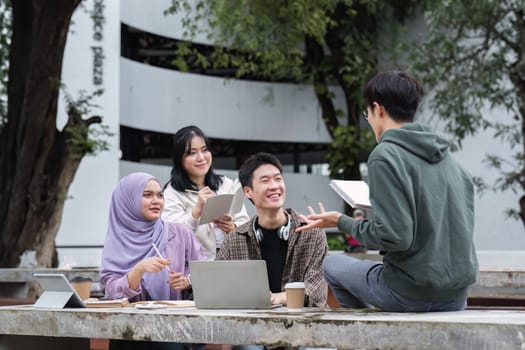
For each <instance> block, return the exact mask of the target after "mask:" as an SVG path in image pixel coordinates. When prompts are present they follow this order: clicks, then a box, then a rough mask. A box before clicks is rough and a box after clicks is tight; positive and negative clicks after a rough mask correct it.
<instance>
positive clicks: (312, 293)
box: [217, 209, 328, 307]
mask: <svg viewBox="0 0 525 350" xmlns="http://www.w3.org/2000/svg"><path fill="white" fill-rule="evenodd" d="M286 212H287V213H288V215H289V217H290V219H291V220H292V227H291V229H290V235H289V237H288V252H287V253H286V262H285V265H284V270H283V276H282V281H281V288H282V290H283V291H284V285H285V284H286V283H288V282H304V284H305V303H306V305H307V306H319V307H325V306H327V304H326V298H327V293H328V286H327V284H326V281H325V280H324V277H323V272H322V269H321V266H322V262H323V259H324V257H325V256H326V255H327V252H328V244H327V242H326V234H325V232H324V230H322V229H319V228H315V229H312V230H308V231H304V232H301V233H296V232H295V228H296V227H298V226H300V225H301V224H303V223H304V222H303V221H302V220H301V219H300V218H299V216H297V213H296V212H295V211H294V210H293V209H286ZM254 220H255V218H252V219H251V220H250V221H248V222H247V223H245V224H243V225H241V226H239V227H237V228H236V229H235V231H233V232H231V233H229V234H228V235H226V237H225V239H224V242H223V244H222V248H221V250H220V251H219V253H217V260H262V255H261V249H260V247H259V244H258V243H257V240H256V238H255V232H254V230H253V221H254Z"/></svg>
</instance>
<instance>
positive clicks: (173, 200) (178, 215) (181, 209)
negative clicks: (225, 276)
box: [162, 176, 250, 260]
mask: <svg viewBox="0 0 525 350" xmlns="http://www.w3.org/2000/svg"><path fill="white" fill-rule="evenodd" d="M239 187H240V183H239V181H237V180H235V181H233V180H231V179H230V178H228V177H226V176H222V184H221V185H220V186H219V189H218V191H217V194H221V193H235V191H236V190H237V189H238V188H239ZM197 198H198V197H197V194H195V193H190V192H180V191H175V189H174V188H173V187H172V186H171V185H168V186H167V187H166V189H165V190H164V211H163V212H162V218H163V219H164V220H166V221H169V222H179V223H183V224H186V225H188V226H189V227H190V228H191V229H192V230H193V232H194V233H195V236H196V237H197V239H198V240H199V242H200V243H201V244H202V246H203V248H204V251H205V253H206V256H207V257H208V259H209V260H214V259H215V256H216V252H217V250H216V249H217V248H220V247H216V243H215V230H214V226H215V225H214V224H207V225H206V224H204V225H199V219H195V218H194V217H193V215H191V210H192V209H193V207H194V206H195V204H197ZM249 220H250V217H249V216H248V213H247V212H246V208H245V207H244V205H243V206H242V209H241V211H240V212H238V213H237V214H235V215H234V216H233V222H234V224H235V225H237V226H240V225H242V224H244V223H245V222H247V221H249Z"/></svg>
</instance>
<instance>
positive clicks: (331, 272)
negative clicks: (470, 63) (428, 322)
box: [323, 254, 467, 312]
mask: <svg viewBox="0 0 525 350" xmlns="http://www.w3.org/2000/svg"><path fill="white" fill-rule="evenodd" d="M383 269H384V266H383V264H381V263H378V262H377V261H370V260H360V259H356V258H353V257H351V256H348V255H346V254H334V255H329V256H327V257H326V258H325V259H324V261H323V274H324V277H325V279H326V281H327V282H328V286H329V287H330V288H331V289H332V291H333V292H334V295H335V297H336V298H337V300H338V301H339V304H340V305H341V306H342V307H350V308H378V309H381V310H384V311H394V312H430V311H460V310H463V309H465V307H466V306H467V302H466V300H462V301H450V302H434V301H420V300H414V299H410V298H407V297H404V296H401V295H399V294H398V293H396V292H395V291H393V290H392V289H390V287H388V286H387V285H386V283H385V281H384V280H383V277H382V274H383Z"/></svg>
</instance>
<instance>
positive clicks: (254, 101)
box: [120, 58, 330, 142]
mask: <svg viewBox="0 0 525 350" xmlns="http://www.w3.org/2000/svg"><path fill="white" fill-rule="evenodd" d="M120 61H121V62H120V75H121V80H120V92H121V94H120V105H121V119H120V123H121V124H122V125H125V126H130V127H133V128H138V129H144V130H152V131H160V132H168V133H169V132H171V133H175V132H176V131H177V130H178V129H179V128H180V127H182V126H185V125H189V124H195V125H198V126H199V127H201V128H202V129H203V130H204V131H205V132H206V134H207V135H208V136H211V137H216V138H226V139H239V140H265V141H290V142H330V136H329V134H328V132H327V131H326V127H325V125H324V123H323V121H322V119H321V113H320V109H319V108H318V105H317V100H316V98H315V94H314V92H313V88H312V87H310V86H297V85H294V84H285V83H264V82H253V81H246V80H233V79H232V80H228V81H226V80H225V79H224V78H217V77H210V76H205V75H201V74H191V73H181V72H178V71H174V70H169V69H163V68H158V67H153V66H149V65H145V64H142V63H139V62H134V61H131V60H129V59H126V58H121V59H120Z"/></svg>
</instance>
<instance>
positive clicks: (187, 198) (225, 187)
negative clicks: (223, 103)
mask: <svg viewBox="0 0 525 350" xmlns="http://www.w3.org/2000/svg"><path fill="white" fill-rule="evenodd" d="M239 186H240V185H239V183H238V181H233V180H231V179H230V178H228V177H226V176H224V175H218V174H216V173H215V172H214V171H213V167H212V155H211V150H210V146H209V141H208V138H207V137H206V135H204V133H203V132H202V130H201V129H199V128H198V127H196V126H194V125H191V126H186V127H184V128H182V129H180V130H179V131H177V133H175V136H174V145H173V168H172V169H171V179H170V181H169V182H168V183H167V184H166V185H165V186H164V199H165V201H166V205H165V208H164V212H163V213H162V218H163V219H165V220H167V221H170V222H181V223H185V224H186V225H188V226H189V227H191V228H192V229H193V232H194V233H195V235H196V237H197V239H198V240H199V241H200V243H201V244H202V246H203V247H204V250H205V251H206V255H207V257H208V259H210V260H213V259H215V255H216V253H217V251H218V250H219V249H220V247H221V245H222V242H223V240H224V235H225V234H227V233H229V232H231V231H232V230H233V229H234V228H235V227H236V226H239V225H241V224H243V223H245V222H247V221H248V220H249V217H248V214H247V213H246V209H245V208H244V206H243V207H242V210H241V211H240V212H239V213H237V214H235V215H233V216H232V215H224V216H222V217H221V218H219V219H217V220H215V221H214V222H213V223H212V224H211V223H210V224H203V225H199V219H200V217H201V215H202V211H203V209H204V204H205V203H206V200H207V199H208V198H209V197H211V196H214V195H216V194H221V193H235V191H236V190H237V189H238V188H239Z"/></svg>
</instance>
